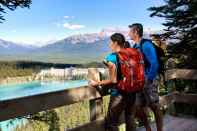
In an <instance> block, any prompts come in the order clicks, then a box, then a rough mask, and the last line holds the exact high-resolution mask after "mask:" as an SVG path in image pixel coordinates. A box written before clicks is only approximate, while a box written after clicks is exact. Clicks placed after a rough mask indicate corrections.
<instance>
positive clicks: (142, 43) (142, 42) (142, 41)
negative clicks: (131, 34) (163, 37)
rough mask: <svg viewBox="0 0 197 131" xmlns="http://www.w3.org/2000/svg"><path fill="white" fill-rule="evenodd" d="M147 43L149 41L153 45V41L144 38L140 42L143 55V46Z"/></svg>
mask: <svg viewBox="0 0 197 131" xmlns="http://www.w3.org/2000/svg"><path fill="white" fill-rule="evenodd" d="M146 41H149V42H150V43H152V41H151V40H150V39H144V38H142V40H141V41H140V50H141V52H142V53H143V45H144V43H145V42H146ZM152 44H153V43H152Z"/></svg>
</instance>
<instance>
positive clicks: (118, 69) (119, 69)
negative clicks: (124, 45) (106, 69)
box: [115, 53, 122, 80]
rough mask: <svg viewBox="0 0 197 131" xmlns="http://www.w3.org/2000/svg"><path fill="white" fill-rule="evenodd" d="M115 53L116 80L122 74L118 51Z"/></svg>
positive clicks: (119, 78)
mask: <svg viewBox="0 0 197 131" xmlns="http://www.w3.org/2000/svg"><path fill="white" fill-rule="evenodd" d="M115 55H116V59H117V67H116V68H117V74H116V75H117V77H116V78H117V80H121V76H122V73H121V64H120V58H119V56H118V53H115Z"/></svg>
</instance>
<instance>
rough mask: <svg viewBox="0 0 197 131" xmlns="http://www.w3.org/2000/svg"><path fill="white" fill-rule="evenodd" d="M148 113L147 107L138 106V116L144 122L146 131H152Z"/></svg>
mask: <svg viewBox="0 0 197 131" xmlns="http://www.w3.org/2000/svg"><path fill="white" fill-rule="evenodd" d="M147 113H148V112H147V107H141V106H138V107H137V108H136V116H137V117H138V118H139V119H140V120H141V121H142V122H143V124H144V127H145V129H146V131H151V127H150V125H149V121H148V115H147Z"/></svg>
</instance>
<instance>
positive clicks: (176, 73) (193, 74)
mask: <svg viewBox="0 0 197 131" xmlns="http://www.w3.org/2000/svg"><path fill="white" fill-rule="evenodd" d="M165 75H166V76H165V78H166V79H167V80H172V79H185V80H197V70H191V69H172V70H167V71H166V73H165Z"/></svg>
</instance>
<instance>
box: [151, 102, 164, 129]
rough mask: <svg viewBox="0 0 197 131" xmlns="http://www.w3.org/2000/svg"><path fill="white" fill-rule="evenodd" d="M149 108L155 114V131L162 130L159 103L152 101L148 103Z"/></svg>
mask: <svg viewBox="0 0 197 131" xmlns="http://www.w3.org/2000/svg"><path fill="white" fill-rule="evenodd" d="M150 108H151V110H152V111H153V113H154V115H155V120H156V125H157V131H162V129H163V116H162V112H161V110H160V105H159V103H152V104H150Z"/></svg>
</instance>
